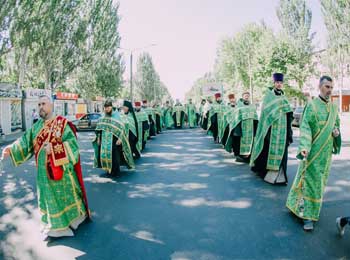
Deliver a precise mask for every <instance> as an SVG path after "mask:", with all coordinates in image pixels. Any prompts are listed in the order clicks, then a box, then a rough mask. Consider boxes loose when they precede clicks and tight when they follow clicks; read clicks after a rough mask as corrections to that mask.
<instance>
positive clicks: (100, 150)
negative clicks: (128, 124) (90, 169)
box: [93, 116, 135, 173]
mask: <svg viewBox="0 0 350 260" xmlns="http://www.w3.org/2000/svg"><path fill="white" fill-rule="evenodd" d="M95 131H96V139H95V140H94V141H93V147H94V152H95V160H94V166H95V167H99V166H101V168H102V169H104V170H106V171H107V172H109V173H111V170H112V145H113V136H115V137H116V138H117V139H119V140H121V142H122V153H123V156H124V159H125V162H126V163H127V166H128V168H135V164H134V159H133V157H132V152H131V148H130V144H129V140H128V137H127V136H126V134H125V133H126V132H125V126H124V124H123V123H122V122H121V121H120V120H116V119H115V118H113V117H108V116H105V117H102V118H100V120H99V121H98V123H97V126H96V129H95ZM99 133H101V136H100V141H101V144H100V145H98V143H97V139H98V138H97V137H98V135H99ZM98 159H99V162H98Z"/></svg>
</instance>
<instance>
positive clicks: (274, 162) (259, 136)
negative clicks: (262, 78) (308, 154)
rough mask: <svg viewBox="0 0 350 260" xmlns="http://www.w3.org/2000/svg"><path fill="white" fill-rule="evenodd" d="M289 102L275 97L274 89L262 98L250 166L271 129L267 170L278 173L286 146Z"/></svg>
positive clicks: (284, 98)
mask: <svg viewBox="0 0 350 260" xmlns="http://www.w3.org/2000/svg"><path fill="white" fill-rule="evenodd" d="M291 112H292V109H291V107H290V104H289V101H288V99H287V97H286V96H284V95H280V96H278V95H275V94H274V89H269V90H268V91H267V93H266V95H265V96H264V99H263V103H262V108H261V115H260V120H259V124H258V129H257V133H256V136H255V138H254V145H253V149H252V154H251V160H250V165H251V166H254V165H255V160H256V159H257V158H258V156H259V155H260V153H261V152H262V150H263V148H264V139H265V137H266V135H267V133H268V131H269V129H270V127H271V134H270V143H269V151H268V158H267V165H266V169H267V170H272V171H279V169H280V165H281V162H282V159H283V156H284V152H285V149H286V144H287V141H288V140H287V117H286V114H287V113H291Z"/></svg>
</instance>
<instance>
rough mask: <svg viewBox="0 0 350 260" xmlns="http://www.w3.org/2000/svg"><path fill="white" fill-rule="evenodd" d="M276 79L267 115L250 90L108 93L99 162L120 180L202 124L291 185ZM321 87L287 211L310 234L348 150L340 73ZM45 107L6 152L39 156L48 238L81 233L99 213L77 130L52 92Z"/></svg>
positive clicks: (19, 159)
mask: <svg viewBox="0 0 350 260" xmlns="http://www.w3.org/2000/svg"><path fill="white" fill-rule="evenodd" d="M272 78H273V80H272V82H271V86H270V87H269V88H266V90H265V93H264V96H263V98H262V100H261V103H260V110H259V115H258V112H257V106H256V104H255V103H253V102H252V96H251V93H250V92H247V91H243V93H239V95H238V93H229V94H228V95H227V97H225V96H223V94H222V93H215V94H213V95H212V96H207V97H203V98H202V99H201V100H200V103H199V102H198V104H196V103H195V102H194V101H193V100H192V99H188V100H186V102H185V103H181V102H180V100H176V101H175V102H172V101H171V100H166V101H165V102H164V103H163V104H161V103H155V102H150V101H149V100H146V99H144V100H140V101H135V102H131V101H129V100H123V101H122V102H121V103H120V102H119V104H117V103H116V102H115V100H113V99H110V98H108V99H106V100H105V102H104V111H103V115H102V116H101V118H100V119H99V121H98V123H97V126H96V129H95V134H94V139H93V141H92V144H91V146H92V147H93V151H94V160H93V165H94V167H96V168H101V169H103V171H104V174H103V177H107V178H117V177H118V176H120V174H121V172H122V170H121V167H126V168H127V169H129V170H132V169H134V168H135V167H136V166H135V165H137V164H136V163H135V162H136V161H137V160H138V159H139V158H141V157H142V154H143V153H144V152H145V150H146V148H147V143H148V142H149V141H151V140H152V139H154V138H155V137H156V136H157V135H159V134H162V133H163V132H164V131H166V130H169V129H174V130H176V129H184V128H186V129H193V128H196V129H200V128H202V129H203V130H204V131H206V133H207V134H208V135H210V136H211V137H212V138H213V139H212V140H213V142H214V143H215V144H216V145H220V146H221V147H222V148H223V149H225V150H226V151H227V152H229V153H232V156H234V158H235V160H236V161H237V162H239V163H246V164H247V165H249V168H250V169H251V172H253V173H255V174H256V175H257V176H259V177H260V178H261V179H262V180H263V181H265V182H266V183H269V184H271V185H287V183H288V148H289V146H290V145H291V144H292V143H293V129H292V121H293V110H292V107H291V105H290V103H289V100H288V98H287V96H286V95H285V90H284V75H283V74H281V73H274V74H273V77H272ZM318 88H319V96H317V97H315V98H313V99H312V100H310V101H308V102H307V104H306V106H305V109H304V112H303V115H302V120H301V125H300V142H299V147H298V151H297V158H298V159H299V160H300V161H299V168H298V171H297V173H296V176H295V178H294V181H293V183H292V186H291V189H290V192H289V194H288V198H286V206H287V208H288V209H289V210H290V212H291V213H293V215H295V216H296V217H297V218H299V219H301V220H302V221H303V228H304V230H306V231H310V230H313V228H314V223H315V222H317V221H318V220H319V216H320V210H321V206H322V200H323V194H324V192H325V186H326V183H327V179H328V176H329V172H330V166H331V163H332V155H333V154H338V153H339V152H340V147H341V134H340V120H339V115H338V108H337V106H336V105H335V104H334V103H332V102H331V100H330V97H331V94H332V90H333V80H332V78H330V77H328V76H323V77H321V78H320V80H319V86H318ZM38 111H39V115H40V119H39V120H37V121H36V122H35V123H34V125H33V126H32V127H31V128H30V129H28V130H27V131H26V132H25V133H24V135H23V136H22V137H21V138H19V139H18V140H17V141H16V142H14V143H13V144H11V145H8V146H6V147H5V148H4V149H3V152H2V156H3V158H6V157H10V158H11V159H12V162H13V165H14V166H19V165H20V164H22V163H24V162H25V161H27V160H28V159H30V158H31V157H33V156H34V158H35V162H36V165H37V172H38V173H37V177H36V180H37V187H38V188H37V189H38V192H37V196H38V207H39V210H40V213H41V222H42V232H43V234H44V236H45V237H61V236H73V235H74V232H73V231H74V230H75V229H77V228H78V226H79V225H80V224H81V223H83V222H84V221H85V220H88V219H90V218H91V214H90V209H89V207H88V199H87V198H88V196H87V195H88V194H87V192H86V190H85V187H84V181H83V172H82V168H81V162H80V151H79V145H78V140H77V135H76V129H75V126H74V125H73V124H72V123H71V122H69V121H68V120H67V119H66V118H64V117H63V116H60V115H54V113H53V101H52V98H51V97H50V96H46V95H43V96H40V98H39V103H38ZM186 131H191V130H186ZM186 131H183V134H184V135H185V134H186ZM196 131H197V130H196ZM210 140H211V139H210ZM242 174H245V173H242ZM250 174H252V173H250ZM349 222H350V220H349V218H339V219H337V226H338V229H339V232H343V233H344V227H345V225H347V224H348V223H349Z"/></svg>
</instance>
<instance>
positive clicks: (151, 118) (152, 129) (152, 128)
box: [142, 99, 157, 139]
mask: <svg viewBox="0 0 350 260" xmlns="http://www.w3.org/2000/svg"><path fill="white" fill-rule="evenodd" d="M142 110H143V111H144V112H145V113H146V114H147V115H148V122H149V135H148V139H151V137H152V136H156V135H157V129H156V116H155V113H154V110H153V108H152V107H150V106H149V104H148V101H147V100H146V99H145V100H142Z"/></svg>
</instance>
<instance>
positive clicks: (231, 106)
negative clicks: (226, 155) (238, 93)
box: [220, 93, 236, 147]
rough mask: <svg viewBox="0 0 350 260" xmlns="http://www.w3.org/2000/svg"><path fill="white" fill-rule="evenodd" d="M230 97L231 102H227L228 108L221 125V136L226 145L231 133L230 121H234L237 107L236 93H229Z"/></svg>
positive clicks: (223, 143) (222, 142)
mask: <svg viewBox="0 0 350 260" xmlns="http://www.w3.org/2000/svg"><path fill="white" fill-rule="evenodd" d="M228 99H229V103H228V104H227V108H226V111H225V113H224V115H223V119H222V126H221V127H222V129H223V131H222V132H221V136H220V140H221V144H222V145H223V146H224V147H225V144H226V142H227V139H228V137H229V134H230V122H231V121H232V117H233V112H234V111H235V108H236V98H235V94H233V93H231V94H229V95H228Z"/></svg>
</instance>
